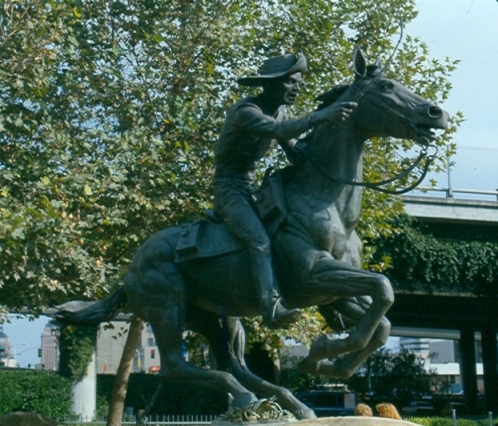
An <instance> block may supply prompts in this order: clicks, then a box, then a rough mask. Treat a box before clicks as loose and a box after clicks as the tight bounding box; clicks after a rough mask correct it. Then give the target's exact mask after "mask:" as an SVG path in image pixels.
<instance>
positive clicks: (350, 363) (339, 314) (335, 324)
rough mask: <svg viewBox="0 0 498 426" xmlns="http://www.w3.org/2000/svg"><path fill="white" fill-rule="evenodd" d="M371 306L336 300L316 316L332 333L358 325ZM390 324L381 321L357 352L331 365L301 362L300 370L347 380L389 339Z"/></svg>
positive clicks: (360, 300)
mask: <svg viewBox="0 0 498 426" xmlns="http://www.w3.org/2000/svg"><path fill="white" fill-rule="evenodd" d="M370 304H371V299H370V298H366V297H362V298H351V299H340V300H338V301H337V302H334V303H331V304H330V305H326V306H323V307H321V308H320V313H321V314H322V316H323V317H324V318H325V320H326V322H327V324H328V325H329V326H331V328H332V329H333V330H336V331H342V330H345V329H350V328H352V327H354V326H356V325H357V324H358V322H360V321H361V319H362V318H363V316H364V315H365V312H366V310H367V309H368V307H369V306H370ZM390 331H391V324H390V322H389V321H388V319H387V318H386V317H383V318H382V319H381V321H380V323H379V325H378V327H377V329H376V330H375V332H374V334H373V335H372V338H371V339H370V341H369V342H368V344H367V345H366V346H365V347H364V348H363V349H361V350H359V351H355V352H351V353H349V354H346V355H344V356H342V357H340V358H338V359H336V360H334V361H330V360H320V361H317V362H312V361H309V360H307V361H303V362H302V363H301V365H300V367H301V369H302V370H305V371H307V372H308V373H312V374H315V375H317V374H323V375H326V376H329V377H335V378H337V379H348V378H349V377H351V376H352V375H353V374H354V372H355V371H356V370H357V369H358V368H359V367H360V366H361V365H362V364H363V363H364V362H365V361H366V360H367V358H368V357H369V356H370V355H372V353H374V352H375V351H376V350H377V349H378V348H379V347H381V346H383V345H384V344H385V343H386V342H387V339H388V337H389V333H390Z"/></svg>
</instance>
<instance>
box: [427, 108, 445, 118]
mask: <svg viewBox="0 0 498 426" xmlns="http://www.w3.org/2000/svg"><path fill="white" fill-rule="evenodd" d="M427 112H428V114H429V117H430V118H441V117H442V116H443V110H442V109H441V108H439V107H437V106H431V107H429V110H428V111H427Z"/></svg>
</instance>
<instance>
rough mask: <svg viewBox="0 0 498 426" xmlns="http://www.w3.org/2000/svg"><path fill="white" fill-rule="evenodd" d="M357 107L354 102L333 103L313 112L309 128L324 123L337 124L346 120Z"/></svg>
mask: <svg viewBox="0 0 498 426" xmlns="http://www.w3.org/2000/svg"><path fill="white" fill-rule="evenodd" d="M357 106H358V104H357V103H356V102H339V103H333V104H332V105H329V106H328V107H326V108H323V109H320V110H318V111H315V112H314V113H312V114H311V116H310V124H311V126H315V125H317V124H319V123H323V122H325V121H327V122H329V123H330V124H332V125H336V124H339V123H341V122H343V121H344V120H346V119H347V118H348V117H349V116H350V115H351V114H352V113H353V111H354V109H355V108H356V107H357Z"/></svg>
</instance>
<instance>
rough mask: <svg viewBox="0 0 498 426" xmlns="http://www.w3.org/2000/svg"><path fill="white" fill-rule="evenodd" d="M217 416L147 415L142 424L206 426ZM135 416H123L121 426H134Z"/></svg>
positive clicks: (80, 419)
mask: <svg viewBox="0 0 498 426" xmlns="http://www.w3.org/2000/svg"><path fill="white" fill-rule="evenodd" d="M216 417H217V416H214V415H149V416H147V417H146V418H145V419H144V421H143V424H146V425H169V426H175V425H179V426H181V425H208V424H211V422H212V421H213V420H215V419H216ZM137 420H138V419H137V416H134V415H130V414H125V415H124V416H123V420H122V423H121V424H123V425H136V424H137ZM59 421H60V422H61V423H63V424H66V425H75V424H82V423H88V424H92V425H105V424H106V419H105V418H95V417H84V416H71V417H68V418H64V419H59Z"/></svg>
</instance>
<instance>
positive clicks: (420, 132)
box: [416, 125, 437, 142]
mask: <svg viewBox="0 0 498 426" xmlns="http://www.w3.org/2000/svg"><path fill="white" fill-rule="evenodd" d="M436 138H437V135H436V129H434V127H429V126H420V125H419V126H417V136H416V139H417V140H429V142H432V141H434V140H436Z"/></svg>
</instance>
